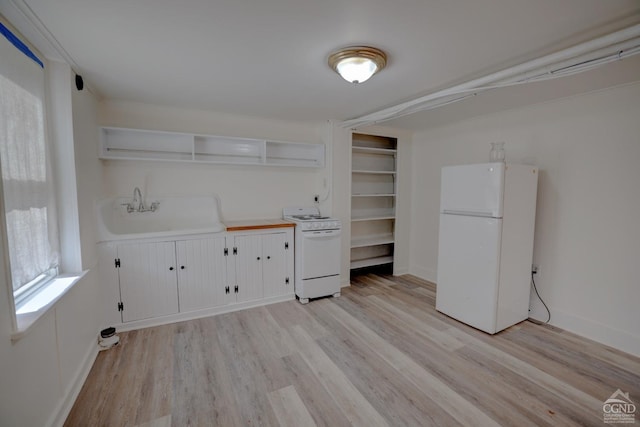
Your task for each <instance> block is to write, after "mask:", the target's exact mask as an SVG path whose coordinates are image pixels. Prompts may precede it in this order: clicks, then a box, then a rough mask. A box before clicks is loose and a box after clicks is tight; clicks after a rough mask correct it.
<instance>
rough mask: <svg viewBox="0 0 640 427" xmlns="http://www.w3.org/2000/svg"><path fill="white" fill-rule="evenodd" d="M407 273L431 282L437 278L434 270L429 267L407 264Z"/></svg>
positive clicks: (434, 281)
mask: <svg viewBox="0 0 640 427" xmlns="http://www.w3.org/2000/svg"><path fill="white" fill-rule="evenodd" d="M409 274H413V275H414V276H417V277H419V278H421V279H424V280H426V281H428V282H431V283H436V279H437V278H438V275H437V274H436V272H435V271H433V270H431V269H430V268H424V267H421V266H416V265H413V266H409Z"/></svg>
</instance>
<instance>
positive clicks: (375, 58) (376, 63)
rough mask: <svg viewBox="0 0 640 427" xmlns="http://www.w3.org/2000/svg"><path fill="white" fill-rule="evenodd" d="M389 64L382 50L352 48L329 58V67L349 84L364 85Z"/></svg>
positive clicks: (364, 47)
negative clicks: (363, 83)
mask: <svg viewBox="0 0 640 427" xmlns="http://www.w3.org/2000/svg"><path fill="white" fill-rule="evenodd" d="M386 64H387V56H386V55H385V53H384V52H383V51H381V50H380V49H376V48H374V47H368V46H352V47H347V48H344V49H341V50H339V51H337V52H334V53H332V54H331V55H330V56H329V66H330V67H331V68H333V70H334V71H335V72H336V73H338V74H340V76H341V77H342V78H343V79H345V80H346V81H348V82H349V83H362V82H365V81H367V80H369V78H371V76H373V75H374V74H375V73H377V72H378V71H380V70H382V69H383V68H384V67H385V65H386Z"/></svg>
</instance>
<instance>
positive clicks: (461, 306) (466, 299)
mask: <svg viewBox="0 0 640 427" xmlns="http://www.w3.org/2000/svg"><path fill="white" fill-rule="evenodd" d="M501 230H502V219H496V218H482V217H472V216H462V215H446V214H444V215H440V237H439V245H438V246H439V247H438V282H437V290H436V309H437V310H438V311H440V312H442V313H444V314H446V315H448V316H451V317H453V318H454V319H457V320H460V321H462V322H464V323H466V324H468V325H471V326H473V327H475V328H477V329H480V330H482V331H485V332H488V333H490V334H493V333H495V332H496V313H497V303H498V277H499V268H500V267H499V266H500V237H501Z"/></svg>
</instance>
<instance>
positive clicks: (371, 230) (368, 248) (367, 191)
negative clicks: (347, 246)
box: [351, 133, 398, 269]
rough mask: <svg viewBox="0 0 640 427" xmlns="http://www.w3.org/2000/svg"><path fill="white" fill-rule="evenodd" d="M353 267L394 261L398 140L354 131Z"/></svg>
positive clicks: (352, 195) (352, 173)
mask: <svg viewBox="0 0 640 427" xmlns="http://www.w3.org/2000/svg"><path fill="white" fill-rule="evenodd" d="M351 148H352V151H351V269H358V268H364V267H372V266H377V265H383V264H390V263H393V254H394V243H395V218H396V216H395V215H396V214H395V204H396V199H395V197H396V156H397V153H398V151H397V139H396V138H389V137H381V136H374V135H364V134H357V133H354V134H353V135H352V145H351Z"/></svg>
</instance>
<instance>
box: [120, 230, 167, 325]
mask: <svg viewBox="0 0 640 427" xmlns="http://www.w3.org/2000/svg"><path fill="white" fill-rule="evenodd" d="M118 258H119V259H120V268H119V269H118V270H119V271H118V275H119V279H120V296H121V298H122V303H123V308H124V309H123V312H122V321H123V322H130V321H133V320H140V319H147V318H150V317H157V316H164V315H168V314H174V313H177V312H178V288H177V276H176V253H175V244H174V243H173V242H160V243H132V244H125V245H120V246H118Z"/></svg>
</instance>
